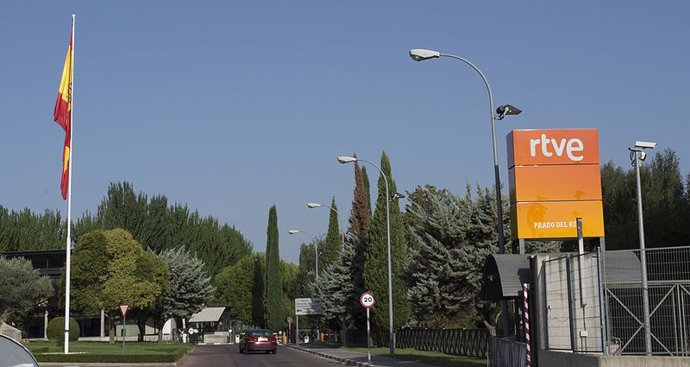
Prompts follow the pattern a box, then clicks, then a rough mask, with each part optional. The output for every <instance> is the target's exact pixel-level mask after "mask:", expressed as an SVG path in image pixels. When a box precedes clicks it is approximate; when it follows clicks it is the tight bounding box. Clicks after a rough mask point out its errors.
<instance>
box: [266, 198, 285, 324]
mask: <svg viewBox="0 0 690 367" xmlns="http://www.w3.org/2000/svg"><path fill="white" fill-rule="evenodd" d="M267 237H268V239H267V241H266V299H265V302H266V327H267V328H269V329H273V330H279V329H280V328H282V326H283V324H284V321H283V318H282V316H283V312H282V311H283V280H282V277H281V276H282V274H281V271H280V253H279V248H278V211H277V210H276V206H275V205H273V206H272V207H271V209H270V210H269V212H268V229H267Z"/></svg>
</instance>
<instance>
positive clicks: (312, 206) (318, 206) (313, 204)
mask: <svg viewBox="0 0 690 367" xmlns="http://www.w3.org/2000/svg"><path fill="white" fill-rule="evenodd" d="M307 207H309V208H310V209H314V208H320V207H321V204H319V203H307Z"/></svg>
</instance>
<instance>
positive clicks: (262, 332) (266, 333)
mask: <svg viewBox="0 0 690 367" xmlns="http://www.w3.org/2000/svg"><path fill="white" fill-rule="evenodd" d="M249 336H273V332H271V330H250V331H249Z"/></svg>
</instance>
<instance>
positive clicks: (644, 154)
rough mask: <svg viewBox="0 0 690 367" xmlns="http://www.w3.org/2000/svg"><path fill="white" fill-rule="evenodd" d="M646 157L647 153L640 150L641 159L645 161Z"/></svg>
mask: <svg viewBox="0 0 690 367" xmlns="http://www.w3.org/2000/svg"><path fill="white" fill-rule="evenodd" d="M645 159H647V153H645V152H640V160H641V161H643V162H644V160H645Z"/></svg>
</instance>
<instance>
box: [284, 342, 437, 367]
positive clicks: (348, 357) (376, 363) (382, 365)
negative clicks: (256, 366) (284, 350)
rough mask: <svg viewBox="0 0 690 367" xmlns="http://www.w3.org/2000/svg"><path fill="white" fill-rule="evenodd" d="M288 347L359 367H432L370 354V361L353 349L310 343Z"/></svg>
mask: <svg viewBox="0 0 690 367" xmlns="http://www.w3.org/2000/svg"><path fill="white" fill-rule="evenodd" d="M287 347H288V348H293V349H297V350H301V351H304V352H308V353H312V354H316V355H319V356H321V357H325V358H330V359H334V360H336V361H340V362H343V363H344V364H345V365H346V366H359V367H388V366H397V367H432V366H431V365H428V364H423V363H419V362H412V361H405V360H401V359H395V358H390V357H383V356H374V355H372V356H371V362H368V361H367V354H366V353H360V352H355V351H350V350H348V349H345V348H328V347H324V346H321V345H312V344H299V345H295V344H288V345H287Z"/></svg>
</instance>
